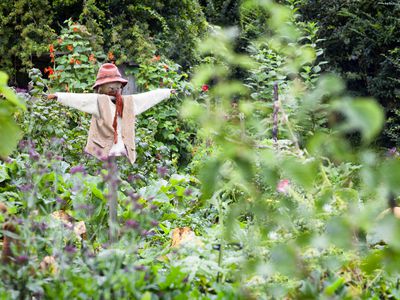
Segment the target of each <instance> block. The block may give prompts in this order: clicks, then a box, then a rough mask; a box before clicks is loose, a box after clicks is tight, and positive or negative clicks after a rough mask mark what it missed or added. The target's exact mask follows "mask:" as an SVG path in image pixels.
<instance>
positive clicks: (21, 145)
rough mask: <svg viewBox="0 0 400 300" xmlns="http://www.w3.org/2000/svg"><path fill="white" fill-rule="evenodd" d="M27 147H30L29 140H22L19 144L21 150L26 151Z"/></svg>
mask: <svg viewBox="0 0 400 300" xmlns="http://www.w3.org/2000/svg"><path fill="white" fill-rule="evenodd" d="M27 145H28V141H27V140H21V141H20V142H19V143H18V147H19V148H21V149H24V148H25V147H26V146H27Z"/></svg>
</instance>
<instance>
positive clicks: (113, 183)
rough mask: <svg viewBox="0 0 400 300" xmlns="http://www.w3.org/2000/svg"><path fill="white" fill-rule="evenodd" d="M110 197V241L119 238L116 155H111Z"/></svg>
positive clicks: (115, 240)
mask: <svg viewBox="0 0 400 300" xmlns="http://www.w3.org/2000/svg"><path fill="white" fill-rule="evenodd" d="M109 178H110V180H109V182H108V185H109V197H108V209H109V218H108V227H109V239H110V243H115V242H117V239H118V219H117V208H118V181H119V179H118V166H117V162H116V159H115V157H110V169H109Z"/></svg>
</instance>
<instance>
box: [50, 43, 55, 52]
mask: <svg viewBox="0 0 400 300" xmlns="http://www.w3.org/2000/svg"><path fill="white" fill-rule="evenodd" d="M49 51H50V53H53V52H54V45H53V44H50V46H49Z"/></svg>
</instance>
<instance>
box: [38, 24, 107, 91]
mask: <svg viewBox="0 0 400 300" xmlns="http://www.w3.org/2000/svg"><path fill="white" fill-rule="evenodd" d="M64 23H65V24H66V27H65V28H63V29H62V30H61V34H60V35H59V36H58V38H57V41H56V42H55V43H53V44H50V45H49V56H50V61H51V62H52V63H53V66H48V67H46V68H45V69H44V73H45V74H46V75H47V76H48V78H49V81H48V88H50V90H52V91H68V92H89V91H91V90H92V88H91V87H92V85H93V84H94V81H95V79H96V74H97V71H98V68H99V65H100V63H101V62H103V61H104V60H105V58H106V56H105V55H104V54H103V53H102V52H99V51H96V52H95V51H93V49H92V47H91V45H90V42H89V40H90V34H89V32H88V31H87V29H86V27H85V26H83V25H81V24H78V23H75V22H73V21H72V20H71V19H69V20H67V21H65V22H64Z"/></svg>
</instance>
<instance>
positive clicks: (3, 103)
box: [0, 71, 25, 159]
mask: <svg viewBox="0 0 400 300" xmlns="http://www.w3.org/2000/svg"><path fill="white" fill-rule="evenodd" d="M7 82H8V75H7V74H6V73H4V72H1V71H0V124H1V125H0V141H1V144H0V158H3V159H5V158H6V157H7V156H8V155H9V154H10V153H11V152H12V151H13V150H14V149H15V147H16V145H17V143H18V141H19V140H20V138H21V137H22V132H21V130H20V128H19V126H18V125H17V123H16V122H15V120H14V114H15V113H16V112H17V111H20V110H25V104H23V103H22V102H21V100H20V99H18V98H17V96H16V95H15V93H14V92H13V90H11V89H10V88H9V87H8V86H7Z"/></svg>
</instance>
